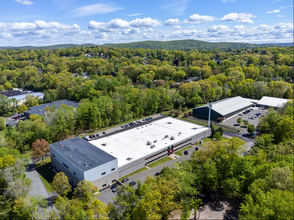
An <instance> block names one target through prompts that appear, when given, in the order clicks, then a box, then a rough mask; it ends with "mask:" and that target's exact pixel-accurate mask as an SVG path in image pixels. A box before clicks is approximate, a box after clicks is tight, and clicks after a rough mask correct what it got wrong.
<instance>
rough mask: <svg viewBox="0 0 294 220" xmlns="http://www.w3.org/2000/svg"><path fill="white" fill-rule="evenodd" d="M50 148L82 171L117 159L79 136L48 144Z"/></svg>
mask: <svg viewBox="0 0 294 220" xmlns="http://www.w3.org/2000/svg"><path fill="white" fill-rule="evenodd" d="M50 148H53V149H55V150H56V151H58V152H59V153H60V154H61V155H63V156H64V157H66V158H67V159H68V160H69V161H70V162H72V164H74V165H76V166H77V167H78V168H80V169H81V170H82V171H84V172H85V171H87V170H90V169H93V168H94V167H98V166H100V165H102V164H105V163H108V162H110V161H113V160H117V159H116V158H115V157H114V156H112V155H110V154H108V153H106V152H105V151H103V150H101V149H99V148H98V147H95V146H94V145H92V144H90V143H89V142H88V141H86V140H84V139H82V138H80V137H74V138H71V139H68V140H64V141H60V142H56V143H54V144H50Z"/></svg>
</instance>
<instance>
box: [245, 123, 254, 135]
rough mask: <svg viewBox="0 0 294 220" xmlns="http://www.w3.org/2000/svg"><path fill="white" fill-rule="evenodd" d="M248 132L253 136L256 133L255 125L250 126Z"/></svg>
mask: <svg viewBox="0 0 294 220" xmlns="http://www.w3.org/2000/svg"><path fill="white" fill-rule="evenodd" d="M247 131H248V133H249V134H252V133H253V132H254V131H255V128H254V125H252V124H250V125H248V128H247Z"/></svg>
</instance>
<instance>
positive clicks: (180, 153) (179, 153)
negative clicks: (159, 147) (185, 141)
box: [175, 151, 183, 157]
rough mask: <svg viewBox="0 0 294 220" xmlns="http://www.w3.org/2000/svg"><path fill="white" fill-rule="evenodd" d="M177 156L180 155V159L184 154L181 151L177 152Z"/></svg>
mask: <svg viewBox="0 0 294 220" xmlns="http://www.w3.org/2000/svg"><path fill="white" fill-rule="evenodd" d="M175 155H178V156H179V157H181V156H183V154H182V152H181V151H177V152H175Z"/></svg>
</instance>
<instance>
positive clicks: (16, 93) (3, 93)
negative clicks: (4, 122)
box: [0, 90, 28, 97]
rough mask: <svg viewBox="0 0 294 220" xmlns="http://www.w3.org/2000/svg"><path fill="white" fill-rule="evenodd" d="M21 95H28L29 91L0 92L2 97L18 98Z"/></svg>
mask: <svg viewBox="0 0 294 220" xmlns="http://www.w3.org/2000/svg"><path fill="white" fill-rule="evenodd" d="M21 94H28V91H21V90H6V91H4V92H0V95H4V96H7V97H10V96H17V95H21Z"/></svg>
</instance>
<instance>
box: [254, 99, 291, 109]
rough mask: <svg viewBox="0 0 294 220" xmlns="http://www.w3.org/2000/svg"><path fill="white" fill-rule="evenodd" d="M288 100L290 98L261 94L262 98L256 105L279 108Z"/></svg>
mask: <svg viewBox="0 0 294 220" xmlns="http://www.w3.org/2000/svg"><path fill="white" fill-rule="evenodd" d="M289 101H290V99H282V98H276V97H268V96H263V97H262V99H261V100H260V101H259V102H258V103H257V106H258V107H263V108H268V107H274V108H280V107H282V106H283V105H285V104H286V103H287V102H289Z"/></svg>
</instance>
